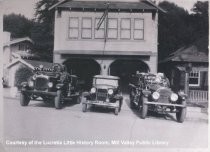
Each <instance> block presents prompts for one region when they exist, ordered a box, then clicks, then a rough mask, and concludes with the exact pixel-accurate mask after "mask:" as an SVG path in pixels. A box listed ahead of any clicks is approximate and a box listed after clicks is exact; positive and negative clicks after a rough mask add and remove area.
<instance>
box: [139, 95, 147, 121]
mask: <svg viewBox="0 0 210 152" xmlns="http://www.w3.org/2000/svg"><path fill="white" fill-rule="evenodd" d="M147 101H148V98H147V97H144V96H143V97H142V108H141V111H140V112H141V118H142V119H145V118H146V116H147V112H148V105H147V104H145V102H147Z"/></svg>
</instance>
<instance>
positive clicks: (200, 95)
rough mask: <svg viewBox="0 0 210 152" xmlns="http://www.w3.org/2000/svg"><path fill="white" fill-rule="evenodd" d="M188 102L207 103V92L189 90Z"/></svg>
mask: <svg viewBox="0 0 210 152" xmlns="http://www.w3.org/2000/svg"><path fill="white" fill-rule="evenodd" d="M189 100H190V101H191V102H206V101H208V91H200V90H190V91H189Z"/></svg>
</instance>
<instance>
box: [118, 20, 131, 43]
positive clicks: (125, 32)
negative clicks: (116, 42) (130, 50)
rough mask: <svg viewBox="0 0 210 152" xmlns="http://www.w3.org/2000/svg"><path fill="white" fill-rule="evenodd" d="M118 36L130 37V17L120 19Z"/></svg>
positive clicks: (122, 37)
mask: <svg viewBox="0 0 210 152" xmlns="http://www.w3.org/2000/svg"><path fill="white" fill-rule="evenodd" d="M120 38H121V39H131V19H129V18H122V19H121V25H120Z"/></svg>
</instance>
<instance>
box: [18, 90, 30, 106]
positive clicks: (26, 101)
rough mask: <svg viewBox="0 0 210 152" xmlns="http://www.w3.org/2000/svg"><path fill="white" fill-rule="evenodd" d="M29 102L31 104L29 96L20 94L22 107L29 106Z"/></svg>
mask: <svg viewBox="0 0 210 152" xmlns="http://www.w3.org/2000/svg"><path fill="white" fill-rule="evenodd" d="M29 102H30V97H29V96H28V95H27V94H25V93H23V92H21V93H20V105H21V106H27V105H28V104H29Z"/></svg>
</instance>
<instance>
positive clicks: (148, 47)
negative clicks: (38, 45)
mask: <svg viewBox="0 0 210 152" xmlns="http://www.w3.org/2000/svg"><path fill="white" fill-rule="evenodd" d="M52 10H54V11H55V24H54V62H56V63H62V64H65V65H67V68H68V69H69V70H70V71H69V72H71V73H73V74H76V75H78V76H79V77H80V78H82V79H84V80H85V79H89V78H90V77H92V76H93V75H95V74H104V75H115V76H119V77H121V79H127V78H128V77H129V75H131V74H134V73H136V71H140V72H157V60H158V56H157V54H158V53H157V50H158V13H159V12H163V10H162V9H161V8H159V7H158V6H157V5H155V3H153V2H151V1H149V0H130V1H129V0H127V2H126V1H125V0H124V1H123V0H121V1H120V0H115V1H114V0H111V1H109V2H108V1H87V0H62V1H60V2H58V3H57V4H55V5H53V6H52V7H51V8H50V11H52ZM88 77H89V78H88Z"/></svg>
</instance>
